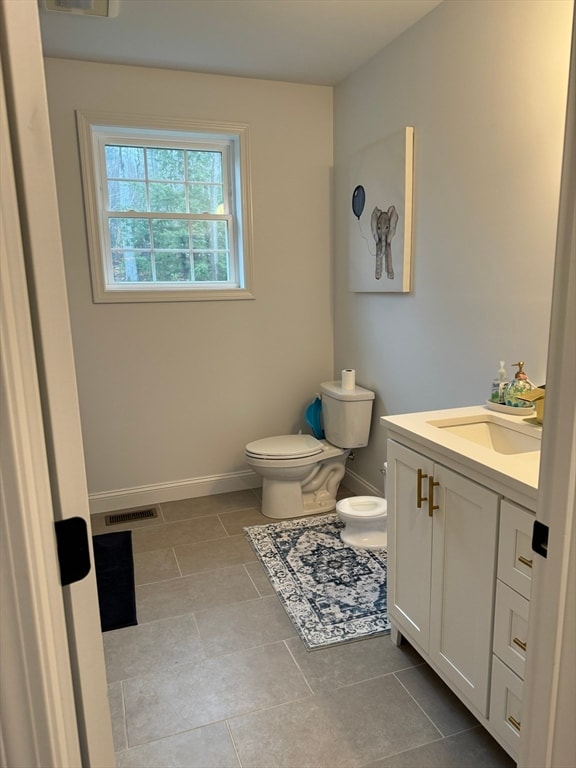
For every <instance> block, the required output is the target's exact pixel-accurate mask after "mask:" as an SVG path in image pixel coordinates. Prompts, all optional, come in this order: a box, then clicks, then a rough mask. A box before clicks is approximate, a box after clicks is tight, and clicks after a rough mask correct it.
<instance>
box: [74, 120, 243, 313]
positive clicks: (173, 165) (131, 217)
mask: <svg viewBox="0 0 576 768" xmlns="http://www.w3.org/2000/svg"><path fill="white" fill-rule="evenodd" d="M77 121H78V130H79V138H80V157H81V162H82V174H83V183H84V199H85V207H86V221H87V229H88V245H89V252H90V266H91V274H92V291H93V296H94V301H95V302H118V301H120V302H131V301H194V300H210V299H250V298H253V296H252V293H251V243H250V240H251V232H250V221H251V216H250V197H249V177H248V162H247V152H248V146H247V128H246V126H244V125H229V124H218V125H215V124H204V123H198V122H192V121H172V120H162V119H161V118H153V119H148V118H140V117H131V116H120V115H102V114H92V113H86V112H82V113H80V112H79V113H78V114H77Z"/></svg>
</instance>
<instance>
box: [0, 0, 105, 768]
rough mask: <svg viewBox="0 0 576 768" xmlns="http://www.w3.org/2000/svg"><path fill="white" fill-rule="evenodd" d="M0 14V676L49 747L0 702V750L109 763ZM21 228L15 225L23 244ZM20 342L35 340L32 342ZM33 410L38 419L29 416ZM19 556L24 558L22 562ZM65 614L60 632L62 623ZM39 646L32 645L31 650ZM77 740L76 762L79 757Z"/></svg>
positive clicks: (34, 38)
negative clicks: (67, 549)
mask: <svg viewBox="0 0 576 768" xmlns="http://www.w3.org/2000/svg"><path fill="white" fill-rule="evenodd" d="M0 22H1V23H0V28H1V33H2V77H3V83H4V86H5V91H6V105H7V110H6V111H7V119H8V123H9V136H8V129H5V130H4V131H3V140H4V142H5V143H3V157H2V159H3V168H2V171H3V172H4V170H5V168H6V157H8V156H9V155H11V157H9V158H8V159H9V160H13V165H14V181H15V186H16V190H15V192H14V190H12V195H8V194H6V193H7V191H8V190H6V189H4V187H3V189H2V198H3V202H2V209H3V210H2V212H3V217H2V218H3V223H4V212H5V210H8V207H9V205H11V208H10V211H11V213H12V215H11V219H10V221H11V230H10V231H9V234H8V229H6V231H3V233H2V234H3V241H2V247H3V253H2V256H3V261H4V266H5V270H3V275H2V278H3V285H2V293H3V296H2V298H3V303H4V302H5V303H6V306H5V312H4V314H3V316H2V331H3V333H5V338H6V339H8V340H9V342H10V343H9V345H8V346H3V349H2V365H3V379H5V382H7V383H8V384H9V385H10V388H7V389H6V392H5V393H4V392H3V402H2V405H3V407H5V408H6V412H7V414H8V418H7V421H3V424H2V430H3V438H4V435H6V444H7V446H8V448H9V452H8V456H10V457H12V458H13V461H12V462H9V463H8V466H6V467H3V471H2V502H3V510H2V523H3V526H5V527H6V529H7V531H8V534H9V538H8V539H7V543H6V547H7V548H8V549H10V548H11V549H10V551H9V553H8V554H9V556H10V560H4V559H3V562H2V567H3V569H4V568H6V569H7V573H8V575H9V579H8V580H7V581H6V583H5V584H3V588H5V589H6V590H7V595H6V600H7V602H6V603H4V604H3V605H10V601H12V602H13V603H14V604H16V603H17V602H18V601H20V598H21V595H20V590H21V589H23V588H24V587H25V584H26V581H28V589H27V591H26V592H27V595H28V597H29V602H30V617H29V618H30V622H29V624H27V625H26V626H22V627H21V629H22V633H21V634H22V638H24V639H23V643H25V645H24V647H23V649H22V653H21V654H20V657H21V658H20V662H21V665H22V669H21V670H16V668H14V669H13V670H10V671H11V673H13V674H14V679H13V680H12V679H11V678H10V676H8V685H6V675H4V674H3V681H2V682H3V686H2V695H3V696H6V697H7V699H6V700H4V701H3V703H6V702H7V701H8V698H9V697H10V695H11V694H13V695H16V694H15V692H16V689H17V686H18V685H19V686H20V687H22V688H25V687H27V689H28V694H29V695H28V699H29V703H30V713H29V714H30V717H31V718H32V721H31V722H32V724H33V725H34V726H36V725H37V724H38V723H40V724H42V725H41V728H40V731H39V733H38V734H35V736H36V738H37V740H38V743H39V746H38V749H40V750H41V749H46V750H48V751H47V752H46V753H45V757H46V759H45V760H44V759H43V760H41V761H37V762H26V758H25V757H21V758H20V757H19V756H18V754H17V750H18V748H19V745H18V744H17V743H16V741H15V740H14V739H15V733H14V732H13V731H12V729H11V724H10V722H9V721H10V714H9V712H7V709H9V707H3V711H2V732H1V736H2V740H1V743H0V757H2V759H3V760H5V761H6V762H5V764H9V765H11V766H19V765H34V764H38V765H53V766H59V767H60V766H68V765H82V766H84V767H85V768H88V767H91V768H96V766H100V767H101V768H111V766H113V765H114V752H113V745H112V730H111V724H110V714H109V709H108V701H107V684H106V673H105V666H104V654H103V647H102V636H101V631H100V621H99V614H98V602H97V591H96V580H95V574H94V569H93V568H92V570H91V572H90V573H89V574H88V576H87V577H86V578H85V579H83V580H82V581H79V582H76V583H75V584H71V585H69V586H67V587H64V588H60V587H59V586H58V583H57V575H58V574H57V566H55V562H56V561H55V557H56V543H55V538H54V525H53V522H54V519H55V520H62V519H67V518H70V517H81V518H84V519H85V520H86V522H87V524H88V530H90V523H89V509H88V493H87V488H86V478H85V469H84V456H83V447H82V438H81V429H80V417H79V406H78V397H77V390H76V378H75V370H74V361H73V352H72V339H71V332H70V327H69V317H68V302H67V295H66V283H65V277H64V268H63V257H62V246H61V240H60V227H59V219H58V207H57V199H56V188H55V179H54V169H53V163H52V146H51V140H50V128H49V121H48V107H47V99H46V90H45V80H44V69H43V61H42V48H41V41H40V29H39V22H38V10H37V6H36V3H32V2H21V1H20V0H2V2H1V3H0ZM8 141H9V144H8ZM5 146H6V148H5ZM3 181H4V174H3ZM16 195H17V206H16ZM10 211H9V212H10ZM15 219H16V220H19V221H17V222H16V223H15V221H14V220H15ZM16 230H18V233H17V234H18V235H20V233H21V243H18V245H20V246H21V247H20V248H18V247H17V243H16V239H17V237H16V235H15V231H16ZM24 263H25V266H26V277H27V284H26V283H25V282H24V280H23V279H22V280H20V282H19V278H18V274H17V272H18V270H20V272H22V274H23V269H24ZM13 272H14V274H12V273H13ZM6 278H9V279H6ZM16 291H17V292H18V295H17V296H16V295H13V294H15V292H16ZM28 302H29V304H30V312H29V313H28ZM11 310H12V311H11ZM26 318H27V320H26ZM26 322H28V327H25V326H26ZM30 325H31V327H32V332H33V339H32V338H31V336H30ZM27 344H28V346H30V345H32V344H33V348H32V351H30V350H28V351H30V354H27V347H26V345H27ZM34 352H35V357H36V360H34V358H33V357H32V355H33V354H34ZM36 369H37V370H36ZM18 373H20V378H21V380H22V382H23V383H22V387H21V391H18V389H17V384H18V379H17V374H18ZM5 382H3V383H5ZM35 398H36V400H35ZM38 401H39V402H38ZM36 406H37V408H36ZM35 408H36V410H37V411H38V413H37V414H36V415H37V416H38V419H39V423H31V422H32V419H33V416H34V414H35V410H34V409H35ZM40 409H41V412H40ZM38 419H37V420H36V421H37V422H38ZM42 427H43V429H42ZM33 435H36V438H37V439H36V440H34V438H33ZM22 446H23V447H22ZM26 446H28V450H25V448H26ZM3 447H4V446H3ZM3 458H4V457H3ZM43 473H45V475H46V482H45V483H44V486H43V487H42V488H41V490H42V491H43V496H42V497H40V495H39V494H38V495H37V497H36V498H33V494H32V491H31V490H30V489H32V490H35V489H34V487H33V486H34V485H35V484H36V485H38V483H41V481H42V477H43V476H44V475H43ZM36 490H37V489H36ZM18 506H20V509H19V508H18ZM21 515H24V517H25V519H22V517H21ZM49 518H52V519H49ZM47 520H48V523H47ZM3 545H4V542H3ZM32 553H36V554H37V555H38V557H39V558H40V560H41V561H42V563H44V568H43V569H42V568H40V566H39V565H38V563H35V562H33V558H32V557H31V555H32ZM3 554H4V552H3ZM20 556H23V557H24V556H27V557H28V559H26V557H24V559H22V560H20V561H18V557H20ZM42 563H41V564H42ZM3 597H4V595H3ZM58 605H60V608H58ZM64 615H65V623H66V629H67V638H66V637H65V638H63V637H62V632H61V623H62V621H63V617H64ZM24 619H26V616H24ZM24 619H23V621H24ZM43 620H46V621H45V622H44V623H43ZM34 648H36V653H33V652H32V653H30V655H29V654H28V651H30V650H32V651H34ZM3 650H7V649H3ZM8 650H9V649H8ZM15 653H16V652H15ZM50 675H51V677H50ZM67 675H68V676H70V677H69V682H70V679H71V685H72V686H73V703H74V709H75V718H74V713H73V712H72V713H71V712H70V695H71V691H70V689H69V688H67V683H66V677H67ZM52 678H53V680H54V681H55V684H57V686H58V687H57V688H56V690H55V691H54V692H53V693H51V694H49V693H48V692H47V691H46V687H47V686H48V685H49V680H50V679H52ZM60 693H61V694H62V696H61V699H60V697H59V694H60ZM28 735H29V738H30V739H31V740H32V738H33V735H32V734H28ZM52 738H56V739H57V740H59V743H60V747H59V748H58V749H59V756H57V755H56V754H52V755H51V756H50V745H49V743H50V740H51V739H52ZM78 744H79V748H80V755H81V763H80V762H79V758H78V757H75V756H74V751H75V749H76V751H77V750H78ZM14 750H16V751H14ZM9 753H10V754H11V755H12V757H11V760H10V761H8V759H7V758H8V754H9Z"/></svg>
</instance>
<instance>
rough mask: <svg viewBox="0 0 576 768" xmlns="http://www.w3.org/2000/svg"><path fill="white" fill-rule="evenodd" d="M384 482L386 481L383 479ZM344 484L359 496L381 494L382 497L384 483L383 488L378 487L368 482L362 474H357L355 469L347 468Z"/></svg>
mask: <svg viewBox="0 0 576 768" xmlns="http://www.w3.org/2000/svg"><path fill="white" fill-rule="evenodd" d="M382 483H384V481H382ZM342 485H345V486H346V488H348V490H350V491H353V492H354V493H355V494H356V495H357V496H380V497H382V496H383V495H384V494H383V488H384V485H382V488H376V487H375V486H374V485H371V484H370V483H368V482H367V481H366V480H364V478H362V477H360V475H358V474H356V472H354V470H352V469H349V468H347V469H346V474H345V475H344V480H343V481H342Z"/></svg>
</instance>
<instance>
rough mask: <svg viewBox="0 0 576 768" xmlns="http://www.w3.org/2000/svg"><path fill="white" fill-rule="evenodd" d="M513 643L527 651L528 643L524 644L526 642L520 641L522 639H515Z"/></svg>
mask: <svg viewBox="0 0 576 768" xmlns="http://www.w3.org/2000/svg"><path fill="white" fill-rule="evenodd" d="M512 642H513V643H514V644H515V645H517V646H518V648H521V649H522V650H523V651H525V650H526V643H525V642H524V640H520V638H519V637H513V638H512Z"/></svg>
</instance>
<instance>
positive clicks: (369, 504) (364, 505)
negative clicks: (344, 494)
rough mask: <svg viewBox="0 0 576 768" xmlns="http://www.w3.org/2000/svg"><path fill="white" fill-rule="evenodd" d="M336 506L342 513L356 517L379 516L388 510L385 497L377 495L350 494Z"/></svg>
mask: <svg viewBox="0 0 576 768" xmlns="http://www.w3.org/2000/svg"><path fill="white" fill-rule="evenodd" d="M336 506H337V509H338V512H340V513H341V514H342V515H348V516H350V517H358V518H372V517H380V516H381V515H386V514H387V512H388V505H387V503H386V499H381V498H380V497H379V496H350V497H349V498H347V499H341V500H340V501H339V502H338V504H337V505H336Z"/></svg>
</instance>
